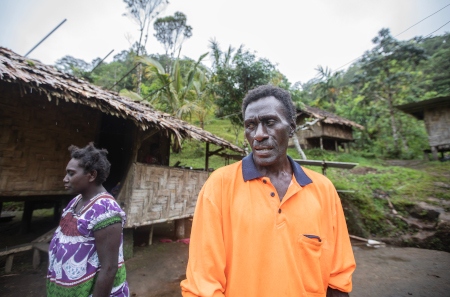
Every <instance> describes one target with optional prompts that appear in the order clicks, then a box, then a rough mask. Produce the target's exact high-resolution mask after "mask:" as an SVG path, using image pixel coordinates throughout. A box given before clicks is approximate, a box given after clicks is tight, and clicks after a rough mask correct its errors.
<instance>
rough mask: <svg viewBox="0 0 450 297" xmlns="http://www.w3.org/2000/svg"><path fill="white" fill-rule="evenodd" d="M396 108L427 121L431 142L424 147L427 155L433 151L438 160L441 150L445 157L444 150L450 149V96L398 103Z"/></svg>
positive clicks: (433, 156) (429, 140) (426, 126)
mask: <svg viewBox="0 0 450 297" xmlns="http://www.w3.org/2000/svg"><path fill="white" fill-rule="evenodd" d="M396 108H398V109H400V110H401V111H403V112H405V113H408V114H410V115H412V116H414V117H415V118H417V119H418V120H423V121H424V122H425V128H426V129H427V133H428V143H429V144H430V147H429V148H425V149H424V153H425V155H426V156H428V153H430V152H431V154H432V158H433V160H437V159H438V153H439V152H440V153H441V155H442V157H443V154H444V152H447V151H450V96H446V97H437V98H432V99H428V100H424V101H419V102H413V103H408V104H404V105H398V106H396Z"/></svg>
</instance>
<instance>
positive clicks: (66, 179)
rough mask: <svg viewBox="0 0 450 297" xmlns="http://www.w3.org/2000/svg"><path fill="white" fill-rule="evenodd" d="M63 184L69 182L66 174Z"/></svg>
mask: <svg viewBox="0 0 450 297" xmlns="http://www.w3.org/2000/svg"><path fill="white" fill-rule="evenodd" d="M63 182H64V183H67V182H69V179H68V178H67V174H66V175H65V176H64V178H63Z"/></svg>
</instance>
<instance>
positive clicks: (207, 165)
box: [205, 142, 209, 171]
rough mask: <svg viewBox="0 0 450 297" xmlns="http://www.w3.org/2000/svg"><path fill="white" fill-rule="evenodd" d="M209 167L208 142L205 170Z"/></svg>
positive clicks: (207, 144)
mask: <svg viewBox="0 0 450 297" xmlns="http://www.w3.org/2000/svg"><path fill="white" fill-rule="evenodd" d="M208 169H209V142H207V143H206V153H205V170H206V171H208Z"/></svg>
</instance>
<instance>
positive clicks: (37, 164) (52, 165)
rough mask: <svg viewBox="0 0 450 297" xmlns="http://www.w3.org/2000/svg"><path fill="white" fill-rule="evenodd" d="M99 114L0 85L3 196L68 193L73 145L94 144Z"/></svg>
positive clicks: (0, 154)
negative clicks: (65, 185)
mask: <svg viewBox="0 0 450 297" xmlns="http://www.w3.org/2000/svg"><path fill="white" fill-rule="evenodd" d="M98 119H99V113H98V112H96V111H94V110H93V109H90V108H87V107H84V106H81V105H76V104H71V103H66V102H62V101H61V100H60V101H59V102H58V104H57V103H56V102H55V100H52V101H49V100H48V99H47V97H44V96H41V95H39V94H37V93H32V94H27V95H25V96H24V97H22V96H20V94H19V91H18V88H13V87H12V86H11V85H7V84H5V83H1V84H0V197H1V196H3V197H5V196H31V195H53V194H65V191H64V188H63V187H62V179H63V177H64V171H65V167H66V165H67V161H68V159H69V152H68V151H67V148H68V147H69V145H71V144H75V145H79V146H84V145H86V144H87V143H88V142H89V141H92V140H94V139H95V134H96V131H97V126H98Z"/></svg>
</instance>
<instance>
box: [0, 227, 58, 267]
mask: <svg viewBox="0 0 450 297" xmlns="http://www.w3.org/2000/svg"><path fill="white" fill-rule="evenodd" d="M55 230H56V228H53V229H52V230H50V231H48V232H46V233H45V234H43V235H41V236H39V237H38V238H36V239H35V240H33V241H32V242H30V243H24V244H20V245H16V246H13V247H10V248H6V249H5V250H2V251H0V256H7V258H6V263H5V272H6V273H9V272H11V269H12V265H13V262H14V255H15V254H17V253H20V252H25V251H29V250H32V249H33V250H34V251H33V261H32V264H33V268H37V267H38V266H39V264H40V263H41V255H40V253H41V252H44V253H47V252H48V247H49V242H50V240H51V239H52V237H53V234H54V233H55Z"/></svg>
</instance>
